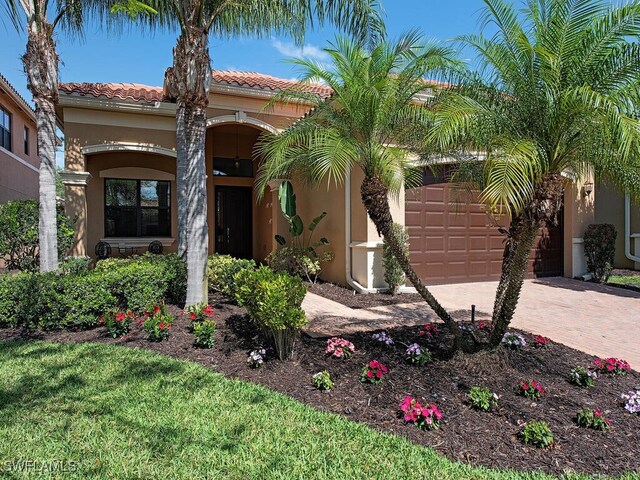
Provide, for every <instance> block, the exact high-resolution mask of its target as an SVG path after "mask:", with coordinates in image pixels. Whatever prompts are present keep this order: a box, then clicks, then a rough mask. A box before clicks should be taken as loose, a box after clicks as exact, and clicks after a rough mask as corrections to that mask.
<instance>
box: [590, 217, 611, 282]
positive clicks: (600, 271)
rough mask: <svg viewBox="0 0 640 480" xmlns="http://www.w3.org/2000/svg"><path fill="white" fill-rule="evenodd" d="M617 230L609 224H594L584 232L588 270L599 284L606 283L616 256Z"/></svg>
mask: <svg viewBox="0 0 640 480" xmlns="http://www.w3.org/2000/svg"><path fill="white" fill-rule="evenodd" d="M616 236H617V232H616V228H615V227H614V226H613V225H610V224H608V223H603V224H593V225H589V226H588V227H587V230H586V231H585V232H584V254H585V256H586V257H587V268H588V269H589V272H590V273H591V274H592V275H593V279H594V280H595V281H597V282H606V281H607V280H608V279H609V276H610V275H611V271H612V270H613V261H614V258H615V254H616Z"/></svg>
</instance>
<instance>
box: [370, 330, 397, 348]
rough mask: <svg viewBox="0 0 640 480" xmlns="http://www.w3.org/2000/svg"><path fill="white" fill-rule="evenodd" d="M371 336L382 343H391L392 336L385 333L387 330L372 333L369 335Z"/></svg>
mask: <svg viewBox="0 0 640 480" xmlns="http://www.w3.org/2000/svg"><path fill="white" fill-rule="evenodd" d="M371 338H373V339H374V340H376V341H378V342H380V343H384V344H385V345H386V346H390V345H393V338H391V337H390V336H389V335H387V332H380V333H374V334H373V335H371Z"/></svg>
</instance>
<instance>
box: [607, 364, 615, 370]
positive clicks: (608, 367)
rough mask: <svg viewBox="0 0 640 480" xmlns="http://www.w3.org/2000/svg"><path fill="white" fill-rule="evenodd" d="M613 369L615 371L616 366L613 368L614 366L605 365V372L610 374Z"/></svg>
mask: <svg viewBox="0 0 640 480" xmlns="http://www.w3.org/2000/svg"><path fill="white" fill-rule="evenodd" d="M615 369H616V366H615V365H611V364H610V363H608V364H607V371H608V372H611V371H613V370H615Z"/></svg>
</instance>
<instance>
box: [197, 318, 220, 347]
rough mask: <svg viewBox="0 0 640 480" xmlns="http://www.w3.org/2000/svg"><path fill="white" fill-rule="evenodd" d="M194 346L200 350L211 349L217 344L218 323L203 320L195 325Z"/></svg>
mask: <svg viewBox="0 0 640 480" xmlns="http://www.w3.org/2000/svg"><path fill="white" fill-rule="evenodd" d="M193 335H194V336H195V339H194V341H193V344H194V345H195V346H196V347H200V348H211V347H213V344H214V343H215V342H216V322H215V321H214V320H203V321H201V322H196V323H194V324H193Z"/></svg>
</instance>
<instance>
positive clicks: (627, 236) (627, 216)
mask: <svg viewBox="0 0 640 480" xmlns="http://www.w3.org/2000/svg"><path fill="white" fill-rule="evenodd" d="M636 253H637V252H636ZM624 254H625V255H626V257H627V258H628V259H629V260H632V261H634V262H638V263H640V257H639V256H638V255H632V254H631V196H630V195H629V194H628V193H627V194H626V195H625V199H624Z"/></svg>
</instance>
